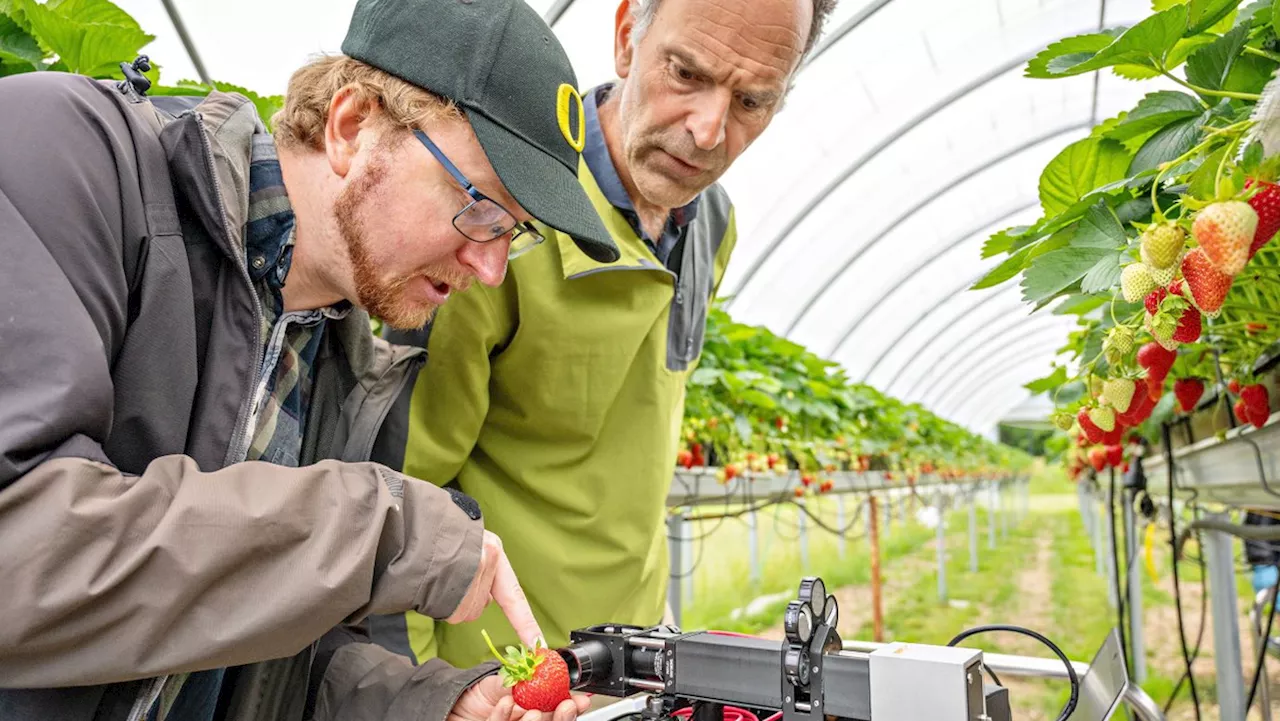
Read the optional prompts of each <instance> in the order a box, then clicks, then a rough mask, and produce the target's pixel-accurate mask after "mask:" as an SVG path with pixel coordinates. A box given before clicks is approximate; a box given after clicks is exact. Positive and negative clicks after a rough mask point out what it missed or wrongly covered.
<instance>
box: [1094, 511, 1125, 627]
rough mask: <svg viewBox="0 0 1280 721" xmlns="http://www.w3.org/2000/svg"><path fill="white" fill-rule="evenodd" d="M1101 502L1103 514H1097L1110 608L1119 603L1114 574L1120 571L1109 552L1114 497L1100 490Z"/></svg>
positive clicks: (1115, 606)
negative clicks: (1101, 531) (1101, 532)
mask: <svg viewBox="0 0 1280 721" xmlns="http://www.w3.org/2000/svg"><path fill="white" fill-rule="evenodd" d="M1102 497H1103V503H1104V504H1105V515H1104V516H1099V517H1098V519H1099V525H1101V526H1102V527H1103V536H1102V543H1101V544H1100V545H1101V546H1102V548H1103V552H1102V556H1103V567H1104V568H1105V576H1104V577H1105V578H1106V579H1107V600H1108V601H1109V602H1110V603H1111V608H1117V607H1118V606H1119V605H1120V599H1119V597H1117V596H1116V586H1117V584H1116V581H1115V579H1117V578H1119V576H1117V575H1116V574H1118V573H1119V572H1120V571H1119V569H1117V568H1116V557H1115V555H1113V554H1112V553H1111V548H1112V545H1111V544H1112V542H1113V541H1115V539H1114V538H1113V537H1112V535H1111V524H1110V523H1109V520H1110V518H1111V515H1110V514H1112V513H1114V512H1115V502H1116V499H1114V498H1112V497H1111V492H1110V491H1108V490H1104V491H1102Z"/></svg>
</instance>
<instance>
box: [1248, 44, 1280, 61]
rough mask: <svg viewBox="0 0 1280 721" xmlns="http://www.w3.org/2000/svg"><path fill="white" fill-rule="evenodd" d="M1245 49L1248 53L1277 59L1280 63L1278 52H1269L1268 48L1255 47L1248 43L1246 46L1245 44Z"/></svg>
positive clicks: (1268, 58)
mask: <svg viewBox="0 0 1280 721" xmlns="http://www.w3.org/2000/svg"><path fill="white" fill-rule="evenodd" d="M1244 51H1245V52H1246V53H1248V54H1249V55H1257V56H1258V57H1260V58H1266V59H1267V60H1273V61H1275V62H1277V63H1280V55H1277V54H1275V53H1271V52H1267V51H1266V50H1263V49H1262V48H1255V47H1253V46H1252V45H1246V46H1244Z"/></svg>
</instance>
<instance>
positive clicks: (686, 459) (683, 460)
mask: <svg viewBox="0 0 1280 721" xmlns="http://www.w3.org/2000/svg"><path fill="white" fill-rule="evenodd" d="M676 464H678V465H680V466H681V467H683V468H693V453H691V452H689V451H680V453H679V454H678V455H677V456H676Z"/></svg>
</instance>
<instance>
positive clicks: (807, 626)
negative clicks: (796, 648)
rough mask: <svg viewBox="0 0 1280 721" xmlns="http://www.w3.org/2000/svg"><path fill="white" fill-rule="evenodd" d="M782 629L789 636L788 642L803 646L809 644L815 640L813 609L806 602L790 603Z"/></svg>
mask: <svg viewBox="0 0 1280 721" xmlns="http://www.w3.org/2000/svg"><path fill="white" fill-rule="evenodd" d="M782 628H783V631H785V632H786V634H787V641H789V642H791V643H794V644H801V645H803V644H807V643H809V639H811V638H813V608H812V607H811V606H810V605H809V604H807V603H805V602H804V601H792V602H791V603H788V604H787V612H786V615H785V616H783V620H782Z"/></svg>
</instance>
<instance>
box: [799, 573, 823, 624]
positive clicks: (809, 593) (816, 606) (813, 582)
mask: <svg viewBox="0 0 1280 721" xmlns="http://www.w3.org/2000/svg"><path fill="white" fill-rule="evenodd" d="M800 600H801V601H803V602H805V603H807V604H809V606H810V607H811V608H813V616H814V618H815V619H825V618H826V610H827V609H826V606H827V587H826V586H825V585H824V584H823V583H822V579H821V578H815V577H810V578H806V579H804V580H803V581H801V582H800Z"/></svg>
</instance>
